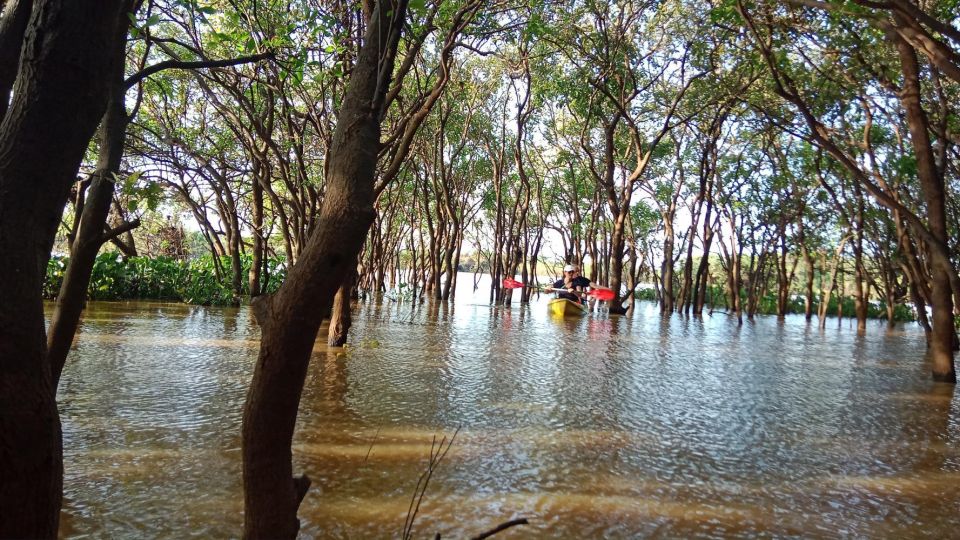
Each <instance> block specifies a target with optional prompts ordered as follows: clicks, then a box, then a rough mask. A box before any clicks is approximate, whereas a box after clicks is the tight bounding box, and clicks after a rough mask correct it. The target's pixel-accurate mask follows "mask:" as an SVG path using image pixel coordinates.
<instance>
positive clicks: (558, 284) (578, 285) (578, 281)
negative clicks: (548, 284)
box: [553, 276, 590, 304]
mask: <svg viewBox="0 0 960 540" xmlns="http://www.w3.org/2000/svg"><path fill="white" fill-rule="evenodd" d="M571 285H572V286H573V288H574V289H576V290H578V291H580V292H581V293H582V292H584V291H585V290H587V287H589V286H590V280H589V279H587V278H585V277H583V276H577V277H575V278H573V281H571ZM553 288H554V289H569V288H570V287H567V286H566V285H565V284H564V282H563V280H562V279H558V280H557V281H555V282H553ZM557 298H566V299H567V300H573V301H574V302H580V303H581V304H582V303H584V301H585V300H586V299H585V298H580V297H579V296H577V295H575V294H573V293H569V292H566V290H564V291H563V292H558V293H557Z"/></svg>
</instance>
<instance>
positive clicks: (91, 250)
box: [47, 21, 129, 387]
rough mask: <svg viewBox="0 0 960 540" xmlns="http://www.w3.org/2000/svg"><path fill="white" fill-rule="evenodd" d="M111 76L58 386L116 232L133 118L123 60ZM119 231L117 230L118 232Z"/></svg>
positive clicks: (54, 346) (71, 268) (65, 289)
mask: <svg viewBox="0 0 960 540" xmlns="http://www.w3.org/2000/svg"><path fill="white" fill-rule="evenodd" d="M126 31H127V24H126V23H125V22H124V21H121V22H120V24H119V25H118V33H120V32H122V33H121V34H120V35H119V37H118V39H117V42H116V44H115V45H114V48H113V50H112V54H115V55H117V56H116V57H117V58H123V54H124V49H125V45H126ZM113 69H114V73H113V74H111V75H110V81H111V86H112V89H111V93H110V98H109V102H108V104H107V112H106V114H104V115H103V120H102V121H101V123H100V132H99V139H100V156H99V158H98V161H97V170H96V171H95V172H94V173H93V175H92V181H91V182H90V189H89V191H88V195H87V199H86V201H85V202H84V205H83V210H82V212H81V217H80V225H79V227H78V228H77V230H76V233H75V235H74V236H75V237H74V240H73V243H72V244H71V249H70V262H69V263H68V264H67V268H66V271H65V272H64V275H63V282H62V283H61V284H60V292H59V294H58V295H57V305H56V308H55V309H54V311H53V317H52V318H51V319H50V330H49V336H48V340H47V349H48V355H49V357H50V366H51V369H52V377H53V384H54V387H56V386H57V384H58V382H59V381H60V373H61V372H62V371H63V365H64V363H65V362H66V360H67V353H69V351H70V346H71V344H72V343H73V338H74V335H75V334H76V332H77V325H78V324H79V322H80V314H81V312H82V311H83V306H84V303H85V301H86V297H87V286H88V285H89V284H90V275H91V274H92V273H93V264H94V259H96V257H97V253H98V252H99V251H100V248H101V247H102V246H103V244H104V243H106V242H107V241H108V240H109V238H110V235H107V234H104V230H103V229H104V225H105V224H106V222H107V215H108V214H109V212H110V205H111V203H112V202H113V191H114V185H115V184H116V174H117V173H118V172H119V171H120V160H121V158H122V157H123V145H124V141H125V140H126V134H127V123H128V121H129V117H128V116H127V111H126V109H125V107H124V105H123V63H122V62H117V63H116V65H115V66H114V68H113ZM113 236H116V235H113Z"/></svg>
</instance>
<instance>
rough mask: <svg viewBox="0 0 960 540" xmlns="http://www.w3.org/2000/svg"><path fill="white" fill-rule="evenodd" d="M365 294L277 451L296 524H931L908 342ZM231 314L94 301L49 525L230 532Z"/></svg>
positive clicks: (420, 530)
mask: <svg viewBox="0 0 960 540" xmlns="http://www.w3.org/2000/svg"><path fill="white" fill-rule="evenodd" d="M460 292H461V295H460V296H461V297H460V298H459V300H458V301H457V302H456V303H454V304H452V305H437V304H431V303H429V302H428V303H423V304H411V303H409V302H393V301H384V302H375V301H368V302H365V303H363V304H361V305H360V306H359V307H358V308H357V312H356V314H355V317H356V321H355V326H354V328H353V330H352V332H351V336H350V346H349V347H347V348H346V349H342V350H341V349H337V350H331V351H327V350H326V348H325V347H323V346H320V345H318V347H317V351H316V353H315V355H314V358H313V361H312V365H311V369H310V372H309V375H308V379H307V383H306V388H305V391H304V396H303V402H302V405H301V414H300V417H299V423H298V428H297V435H296V438H295V441H294V462H295V463H294V469H295V471H297V472H306V473H307V474H308V475H309V476H310V477H311V479H313V488H312V489H311V491H310V492H309V494H308V495H307V497H306V499H305V500H304V502H303V505H302V506H301V511H300V517H301V522H302V524H303V526H302V533H301V536H302V537H304V538H321V537H322V538H327V537H329V538H391V537H399V536H400V535H401V533H402V529H403V525H404V520H405V518H406V516H407V514H408V509H409V507H410V503H411V497H412V495H413V494H414V491H415V489H416V485H417V481H418V478H419V477H420V476H421V474H422V473H423V472H424V471H425V470H426V469H427V466H428V462H429V457H430V454H431V447H432V446H433V447H434V448H436V445H437V444H438V443H439V442H440V441H441V440H444V439H445V440H446V441H447V442H449V441H450V439H451V438H453V437H454V435H455V438H454V439H453V445H452V447H451V448H450V450H449V453H447V454H446V456H445V457H444V458H443V460H442V461H441V462H440V463H439V464H438V466H437V467H436V469H435V471H434V472H433V474H432V476H431V478H430V481H429V485H428V487H427V490H426V492H425V494H424V497H423V500H422V504H421V506H420V509H419V512H418V514H417V517H416V520H415V523H414V537H415V538H427V537H430V538H432V537H433V536H434V535H435V534H436V533H440V534H441V535H442V537H443V538H465V537H468V536H471V535H475V534H479V533H480V532H483V531H485V530H488V529H490V528H493V527H494V526H496V525H497V524H499V523H502V522H504V521H507V520H510V519H514V518H519V517H525V518H528V519H529V520H530V524H529V525H525V526H519V527H515V528H513V529H510V530H509V531H507V532H504V533H501V534H499V535H497V536H496V538H587V537H592V538H601V537H603V538H638V537H650V538H689V537H697V538H750V537H781V538H786V537H805V538H848V537H873V538H947V537H955V536H956V535H957V532H956V523H957V517H956V516H957V510H958V508H960V423H958V419H960V410H958V404H960V402H958V400H957V399H955V398H954V394H953V387H952V386H948V385H938V384H935V383H933V382H931V380H930V366H929V365H928V364H926V363H925V361H924V359H923V352H924V344H923V335H922V332H920V331H919V329H916V328H914V327H912V326H910V327H907V328H905V329H904V328H898V329H897V330H896V331H893V332H888V331H886V330H885V328H884V327H883V326H882V325H881V324H876V323H874V324H871V326H870V327H869V330H868V332H867V334H866V335H863V336H858V335H857V333H856V332H855V330H853V329H851V328H850V326H849V325H848V324H847V323H846V322H844V323H842V324H841V325H840V328H838V327H837V325H836V323H835V322H834V323H833V324H831V325H829V326H830V327H829V328H828V329H827V330H825V331H820V330H818V329H817V328H816V325H815V324H814V325H807V324H806V322H805V321H803V319H802V318H788V319H787V320H786V321H785V322H779V321H777V320H776V319H774V318H762V319H759V320H757V321H756V322H753V323H745V324H744V325H743V326H742V327H739V326H737V325H736V324H735V322H734V321H731V320H730V319H729V318H727V317H726V316H725V315H722V314H715V315H713V316H710V317H705V318H703V319H702V320H700V319H686V318H682V317H678V316H674V317H670V318H662V317H661V316H660V315H659V313H658V312H657V310H656V307H655V306H652V305H646V304H641V305H640V306H639V308H638V311H637V313H635V314H633V315H632V316H626V317H618V316H610V315H607V314H605V313H603V312H599V313H595V314H593V315H591V316H589V317H586V318H583V319H572V320H557V319H554V318H551V317H550V316H549V315H548V314H547V309H546V300H545V299H539V300H537V301H536V302H534V303H533V304H531V305H529V306H517V305H514V306H512V307H495V306H489V305H486V303H485V298H486V293H485V292H484V291H482V290H481V291H480V292H478V294H477V295H476V296H471V295H470V292H471V291H470V290H469V287H466V293H464V289H461V291H460ZM258 337H259V330H258V328H257V326H256V324H255V322H254V321H253V319H252V314H251V312H250V311H249V310H248V309H246V308H240V309H223V308H204V307H194V306H184V305H176V304H156V303H92V304H91V305H90V306H89V308H88V309H87V311H86V312H85V318H84V321H83V323H82V328H81V330H80V335H79V339H78V343H77V346H76V348H75V350H74V352H73V353H72V355H71V357H70V358H69V360H68V364H67V367H66V369H65V371H64V375H63V380H62V383H61V391H60V403H61V414H62V418H63V429H64V448H65V468H66V472H65V501H64V516H63V520H62V536H63V537H66V538H108V537H109V538H145V537H151V538H155V537H164V538H184V537H199V538H234V537H238V536H239V535H240V534H241V525H242V521H243V518H242V511H243V507H242V506H243V505H242V493H241V480H240V450H239V447H240V435H239V434H240V420H241V412H242V406H243V401H244V397H245V392H246V388H247V386H248V384H249V380H250V376H251V373H252V366H253V363H254V360H255V358H256V354H257V343H258V341H257V340H258Z"/></svg>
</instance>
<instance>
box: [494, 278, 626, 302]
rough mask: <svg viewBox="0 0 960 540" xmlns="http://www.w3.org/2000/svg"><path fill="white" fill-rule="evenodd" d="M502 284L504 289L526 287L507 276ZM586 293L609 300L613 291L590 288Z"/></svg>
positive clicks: (612, 295) (611, 298)
mask: <svg viewBox="0 0 960 540" xmlns="http://www.w3.org/2000/svg"><path fill="white" fill-rule="evenodd" d="M502 285H503V288H504V289H522V288H524V287H526V285H524V284H523V283H521V282H519V281H517V280H515V279H513V278H509V277H506V278H503V283H502ZM586 295H587V296H592V297H594V298H596V299H597V300H603V301H607V302H609V301H610V300H613V297H614V294H613V291H612V290H610V289H592V290H590V291H587V292H586Z"/></svg>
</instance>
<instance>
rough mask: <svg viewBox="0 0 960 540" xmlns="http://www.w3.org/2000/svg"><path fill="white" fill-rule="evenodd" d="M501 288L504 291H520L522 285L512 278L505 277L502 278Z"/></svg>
mask: <svg viewBox="0 0 960 540" xmlns="http://www.w3.org/2000/svg"><path fill="white" fill-rule="evenodd" d="M503 288H504V289H522V288H523V283H520V282H519V281H517V280H515V279H513V278H508V277H505V278H503Z"/></svg>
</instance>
